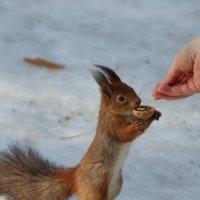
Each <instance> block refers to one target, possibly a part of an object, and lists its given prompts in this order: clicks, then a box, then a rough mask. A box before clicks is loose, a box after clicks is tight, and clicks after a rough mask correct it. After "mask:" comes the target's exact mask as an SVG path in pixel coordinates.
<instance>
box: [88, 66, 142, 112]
mask: <svg viewBox="0 0 200 200" xmlns="http://www.w3.org/2000/svg"><path fill="white" fill-rule="evenodd" d="M95 66H96V67H97V68H98V70H91V73H92V75H93V77H94V79H95V80H96V82H97V83H98V85H99V86H100V89H101V92H102V98H103V100H104V102H105V104H106V106H107V107H108V109H109V110H110V111H111V112H114V113H116V114H120V115H130V114H132V110H133V109H136V108H137V107H139V105H140V103H141V99H140V98H139V97H138V95H137V94H136V92H135V91H134V89H133V88H131V87H130V86H128V85H127V84H125V83H123V82H122V81H121V79H120V78H119V76H118V75H117V74H116V73H115V72H114V71H113V70H111V69H110V68H108V67H104V66H100V65H95Z"/></svg>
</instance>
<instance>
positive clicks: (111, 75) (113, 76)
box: [94, 65, 121, 83]
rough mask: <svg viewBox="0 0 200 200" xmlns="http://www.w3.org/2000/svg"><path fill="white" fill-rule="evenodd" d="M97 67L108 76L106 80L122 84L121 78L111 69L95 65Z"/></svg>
mask: <svg viewBox="0 0 200 200" xmlns="http://www.w3.org/2000/svg"><path fill="white" fill-rule="evenodd" d="M94 66H95V67H97V68H99V69H100V70H101V71H102V72H103V73H104V74H105V76H106V78H107V79H108V80H109V81H110V82H111V83H113V82H121V79H120V78H119V76H118V75H117V74H116V73H115V72H114V71H113V70H112V69H110V68H109V67H105V66H102V65H94Z"/></svg>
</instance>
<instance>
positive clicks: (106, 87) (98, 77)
mask: <svg viewBox="0 0 200 200" xmlns="http://www.w3.org/2000/svg"><path fill="white" fill-rule="evenodd" d="M90 72H91V74H92V76H93V77H94V79H95V81H96V82H97V83H98V85H99V86H100V88H101V90H102V91H103V92H104V93H105V94H106V95H107V96H108V97H109V99H111V95H112V87H111V85H110V83H109V82H108V80H107V79H106V77H105V76H104V74H102V73H101V72H100V71H97V70H90Z"/></svg>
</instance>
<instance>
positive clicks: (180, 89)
mask: <svg viewBox="0 0 200 200" xmlns="http://www.w3.org/2000/svg"><path fill="white" fill-rule="evenodd" d="M191 82H193V80H192V78H190V79H189V80H188V81H187V82H185V83H183V84H180V85H174V86H169V85H167V84H161V85H160V86H159V87H158V88H157V91H158V92H160V93H163V94H165V95H168V96H173V97H176V96H191V95H193V94H194V93H195V91H194V90H192V89H191V88H190V85H191ZM189 83H190V84H189Z"/></svg>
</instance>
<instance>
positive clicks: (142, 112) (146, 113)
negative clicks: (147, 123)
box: [133, 105, 155, 119]
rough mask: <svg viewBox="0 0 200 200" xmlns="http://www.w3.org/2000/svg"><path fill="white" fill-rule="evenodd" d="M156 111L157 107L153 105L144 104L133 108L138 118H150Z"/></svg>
mask: <svg viewBox="0 0 200 200" xmlns="http://www.w3.org/2000/svg"><path fill="white" fill-rule="evenodd" d="M154 113H155V108H154V107H152V106H147V105H142V106H140V107H138V108H136V109H133V115H134V116H135V117H136V118H138V119H149V118H150V117H152V115H153V114H154Z"/></svg>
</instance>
